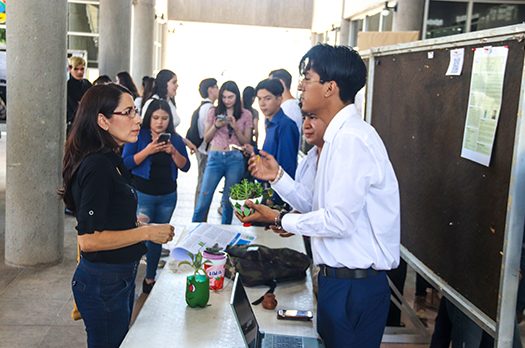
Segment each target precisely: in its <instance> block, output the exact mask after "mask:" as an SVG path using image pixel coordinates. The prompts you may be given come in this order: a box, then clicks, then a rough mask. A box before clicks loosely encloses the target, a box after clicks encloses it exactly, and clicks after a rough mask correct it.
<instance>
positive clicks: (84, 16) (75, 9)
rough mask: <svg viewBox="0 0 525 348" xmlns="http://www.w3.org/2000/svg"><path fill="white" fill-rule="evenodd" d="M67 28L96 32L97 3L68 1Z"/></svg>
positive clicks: (83, 31)
mask: <svg viewBox="0 0 525 348" xmlns="http://www.w3.org/2000/svg"><path fill="white" fill-rule="evenodd" d="M68 30H69V31H75V32H81V33H98V5H92V4H75V3H69V28H68Z"/></svg>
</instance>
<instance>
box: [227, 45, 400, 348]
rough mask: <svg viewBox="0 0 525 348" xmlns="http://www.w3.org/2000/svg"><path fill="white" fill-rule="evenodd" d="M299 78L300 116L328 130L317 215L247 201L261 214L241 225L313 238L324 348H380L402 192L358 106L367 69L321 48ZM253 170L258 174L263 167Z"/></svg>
mask: <svg viewBox="0 0 525 348" xmlns="http://www.w3.org/2000/svg"><path fill="white" fill-rule="evenodd" d="M300 71H301V74H302V75H303V80H302V81H301V84H300V86H299V88H300V90H301V92H302V95H301V103H302V110H303V111H304V112H309V113H312V114H315V115H316V116H318V117H319V118H321V119H322V120H323V121H324V122H325V123H326V124H327V125H328V126H327V128H326V132H325V135H324V141H325V143H324V146H323V150H322V152H321V155H320V157H319V163H318V168H317V177H316V180H315V187H314V190H313V197H312V200H313V204H312V212H310V213H306V214H294V213H288V214H287V213H286V212H278V211H275V210H272V209H270V208H268V207H265V206H260V205H255V204H253V203H252V202H250V201H247V204H248V205H249V206H252V207H254V209H255V210H256V212H255V213H254V214H252V215H250V216H248V217H246V218H242V219H241V220H242V221H243V222H244V221H262V222H266V223H275V224H276V225H277V226H278V227H279V226H281V227H282V228H283V229H284V230H286V231H288V232H290V233H294V234H301V235H303V236H310V237H311V239H312V253H313V258H314V263H315V264H316V265H319V267H320V273H319V293H318V306H317V331H318V333H319V335H320V336H321V337H322V338H323V339H324V341H325V343H326V346H327V347H338V348H339V347H359V348H367V347H377V348H379V347H380V344H381V338H382V336H383V331H384V328H385V324H386V318H387V315H388V308H389V303H390V288H389V286H388V280H387V277H386V273H385V271H387V270H390V269H393V268H396V267H397V266H398V264H399V240H400V210H399V188H398V183H397V179H396V176H395V174H394V170H393V167H392V164H391V163H390V160H389V158H388V154H387V152H386V149H385V146H384V144H383V142H382V140H381V138H380V137H379V135H378V134H377V132H376V131H375V129H374V128H373V127H372V126H370V125H369V124H367V123H366V122H364V121H363V119H362V118H361V117H360V115H359V114H358V112H357V110H356V108H355V106H354V105H353V102H354V98H355V95H356V93H357V91H359V90H360V89H361V88H362V87H363V86H364V84H365V82H366V66H365V64H364V62H363V61H362V59H361V57H360V56H359V54H358V53H357V52H355V51H354V50H353V49H351V48H349V47H346V46H335V47H334V46H330V45H324V44H319V45H316V46H314V47H312V48H311V49H310V50H309V51H308V52H307V53H306V54H305V55H304V56H303V58H302V59H301V63H300ZM262 160H264V159H262ZM250 162H251V164H250V168H251V169H252V170H255V169H256V167H257V162H259V161H258V160H257V159H256V158H255V156H252V158H251V159H250ZM282 173H283V171H282V170H279V173H278V174H277V176H276V177H275V178H273V180H272V182H271V184H272V187H273V188H274V189H275V190H276V191H277V192H278V193H279V194H280V195H282V197H286V192H287V190H289V188H290V186H292V185H293V182H292V181H290V180H291V178H289V177H287V176H285V175H283V174H282ZM237 217H238V218H240V217H239V216H237Z"/></svg>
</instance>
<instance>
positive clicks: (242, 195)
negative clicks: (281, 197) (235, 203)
mask: <svg viewBox="0 0 525 348" xmlns="http://www.w3.org/2000/svg"><path fill="white" fill-rule="evenodd" d="M272 195H273V190H272V189H271V188H270V189H267V190H265V189H264V187H263V186H262V185H261V183H258V182H250V181H248V180H246V179H244V180H243V181H241V183H240V184H236V185H233V186H232V187H230V197H231V198H232V199H235V200H240V201H242V200H247V199H252V198H257V197H261V196H263V198H264V199H269V198H270V197H271V196H272Z"/></svg>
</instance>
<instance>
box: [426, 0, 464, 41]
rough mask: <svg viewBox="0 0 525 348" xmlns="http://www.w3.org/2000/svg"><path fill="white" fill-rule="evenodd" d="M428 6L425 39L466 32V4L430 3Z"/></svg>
mask: <svg viewBox="0 0 525 348" xmlns="http://www.w3.org/2000/svg"><path fill="white" fill-rule="evenodd" d="M429 5H430V6H429V8H428V20H427V37H426V38H427V39H431V38H436V37H441V36H448V35H454V34H462V33H465V32H466V23H467V5H468V4H467V3H466V2H453V1H430V4H429Z"/></svg>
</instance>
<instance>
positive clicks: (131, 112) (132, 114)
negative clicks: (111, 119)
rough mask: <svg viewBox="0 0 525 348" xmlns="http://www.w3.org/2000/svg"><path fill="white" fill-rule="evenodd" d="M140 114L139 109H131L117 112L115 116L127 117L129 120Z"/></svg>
mask: <svg viewBox="0 0 525 348" xmlns="http://www.w3.org/2000/svg"><path fill="white" fill-rule="evenodd" d="M138 114H139V109H137V108H129V109H127V110H124V111H116V112H114V113H113V115H119V116H127V117H129V118H135V116H137V115H138Z"/></svg>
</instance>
